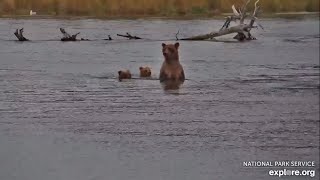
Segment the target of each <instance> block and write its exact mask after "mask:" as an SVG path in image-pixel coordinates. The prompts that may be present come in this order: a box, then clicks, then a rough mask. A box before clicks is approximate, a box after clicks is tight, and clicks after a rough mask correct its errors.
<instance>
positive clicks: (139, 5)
mask: <svg viewBox="0 0 320 180" xmlns="http://www.w3.org/2000/svg"><path fill="white" fill-rule="evenodd" d="M252 1H254V0H252ZM242 2H244V0H242V1H241V0H196V1H195V0H0V15H28V14H29V11H30V10H31V9H32V10H34V11H37V13H38V14H41V15H54V16H55V15H56V16H94V17H108V16H114V17H116V16H124V17H125V16H127V17H129V16H170V17H174V16H175V17H179V16H210V15H218V14H221V13H225V12H231V9H230V7H231V5H232V4H236V5H238V6H239V5H241V4H242ZM260 5H261V7H262V9H263V11H264V12H265V13H276V12H298V11H306V12H314V11H319V0H260Z"/></svg>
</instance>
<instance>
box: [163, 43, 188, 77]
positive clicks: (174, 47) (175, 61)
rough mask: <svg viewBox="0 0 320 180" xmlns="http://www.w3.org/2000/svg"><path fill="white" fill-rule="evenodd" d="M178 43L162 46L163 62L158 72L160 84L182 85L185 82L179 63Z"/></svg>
mask: <svg viewBox="0 0 320 180" xmlns="http://www.w3.org/2000/svg"><path fill="white" fill-rule="evenodd" d="M179 46H180V44H179V43H175V44H168V45H166V44H164V43H163V44H162V53H163V56H164V62H163V64H162V67H161V70H160V82H166V81H171V82H172V81H173V82H180V83H182V82H183V81H184V80H185V76H184V71H183V67H182V65H181V64H180V61H179V51H178V49H179Z"/></svg>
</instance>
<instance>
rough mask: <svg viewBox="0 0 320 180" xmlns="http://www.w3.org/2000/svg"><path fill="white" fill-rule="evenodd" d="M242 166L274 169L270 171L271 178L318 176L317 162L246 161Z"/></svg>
mask: <svg viewBox="0 0 320 180" xmlns="http://www.w3.org/2000/svg"><path fill="white" fill-rule="evenodd" d="M242 165H243V167H252V168H272V169H269V170H268V175H269V176H278V177H282V176H309V177H315V176H316V170H315V169H316V163H315V161H244V162H243V163H242ZM306 168H307V169H306Z"/></svg>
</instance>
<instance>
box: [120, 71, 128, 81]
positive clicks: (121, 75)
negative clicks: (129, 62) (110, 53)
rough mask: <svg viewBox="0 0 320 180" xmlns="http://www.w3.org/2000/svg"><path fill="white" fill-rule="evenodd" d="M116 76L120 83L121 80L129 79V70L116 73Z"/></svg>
mask: <svg viewBox="0 0 320 180" xmlns="http://www.w3.org/2000/svg"><path fill="white" fill-rule="evenodd" d="M118 74H119V80H120V81H121V80H122V79H131V73H130V71H129V70H123V71H118Z"/></svg>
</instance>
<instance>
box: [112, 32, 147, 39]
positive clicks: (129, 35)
mask: <svg viewBox="0 0 320 180" xmlns="http://www.w3.org/2000/svg"><path fill="white" fill-rule="evenodd" d="M117 36H120V37H125V38H128V39H142V38H141V37H138V36H132V35H131V34H129V33H127V34H126V35H123V34H117Z"/></svg>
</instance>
